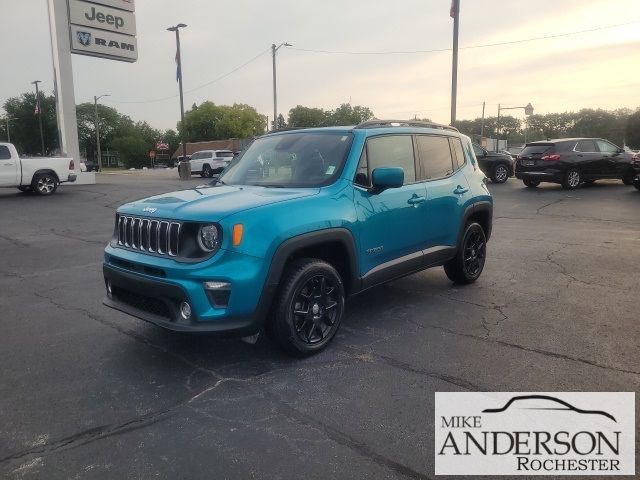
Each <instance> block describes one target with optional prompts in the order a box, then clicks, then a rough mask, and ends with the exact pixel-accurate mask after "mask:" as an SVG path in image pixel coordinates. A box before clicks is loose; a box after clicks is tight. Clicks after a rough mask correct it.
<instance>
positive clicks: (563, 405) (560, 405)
mask: <svg viewBox="0 0 640 480" xmlns="http://www.w3.org/2000/svg"><path fill="white" fill-rule="evenodd" d="M523 400H546V401H549V402H551V403H552V404H553V405H550V406H549V407H526V408H527V410H567V411H573V412H577V413H581V414H585V415H602V416H604V417H607V418H609V419H611V420H613V421H614V422H616V423H618V422H617V420H616V419H615V417H614V416H613V415H611V414H610V413H607V412H605V411H602V410H582V409H581V408H577V407H574V406H573V405H571V404H570V403H568V402H565V401H564V400H560V399H559V398H556V397H551V396H549V395H521V396H517V397H512V398H511V399H510V400H509V401H508V402H507V403H505V404H504V406H502V407H500V408H487V409H485V410H483V411H482V413H500V412H504V411H506V410H507V409H508V408H509V407H511V405H512V404H514V403H516V402H521V401H523Z"/></svg>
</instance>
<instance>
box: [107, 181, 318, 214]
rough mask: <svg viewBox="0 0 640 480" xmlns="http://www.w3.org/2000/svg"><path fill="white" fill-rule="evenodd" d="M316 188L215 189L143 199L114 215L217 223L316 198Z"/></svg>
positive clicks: (207, 188) (229, 187)
mask: <svg viewBox="0 0 640 480" xmlns="http://www.w3.org/2000/svg"><path fill="white" fill-rule="evenodd" d="M319 191H320V189H319V188H267V187H257V186H249V185H243V186H234V185H219V186H214V187H208V186H207V187H198V188H192V189H190V190H180V191H177V192H171V193H165V194H163V195H157V196H155V197H149V198H143V199H141V200H137V201H135V202H131V203H127V204H125V205H122V206H121V207H120V208H118V213H125V214H128V215H136V216H142V217H157V218H167V219H175V220H194V221H202V220H216V221H217V220H221V219H222V218H224V217H226V216H228V215H230V214H232V213H237V212H240V211H243V210H249V209H251V208H256V207H261V206H263V205H270V204H273V203H278V202H285V201H287V200H292V199H296V198H302V197H308V196H311V195H316V194H318V192H319Z"/></svg>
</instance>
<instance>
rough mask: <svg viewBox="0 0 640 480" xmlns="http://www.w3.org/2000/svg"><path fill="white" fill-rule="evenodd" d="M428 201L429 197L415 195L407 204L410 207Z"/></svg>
mask: <svg viewBox="0 0 640 480" xmlns="http://www.w3.org/2000/svg"><path fill="white" fill-rule="evenodd" d="M426 200H427V197H419V196H418V195H414V196H413V197H411V198H410V199H409V200H407V203H408V204H409V205H417V204H419V203H422V202H425V201H426Z"/></svg>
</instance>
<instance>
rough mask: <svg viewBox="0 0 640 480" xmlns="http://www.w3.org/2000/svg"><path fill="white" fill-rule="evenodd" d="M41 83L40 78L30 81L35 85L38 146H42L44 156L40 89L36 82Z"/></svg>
mask: <svg viewBox="0 0 640 480" xmlns="http://www.w3.org/2000/svg"><path fill="white" fill-rule="evenodd" d="M39 83H42V81H41V80H35V81H33V82H31V84H32V85H35V86H36V109H37V110H38V122H39V123H40V147H41V148H42V156H43V157H44V133H43V132H42V105H40V90H39V89H38V84H39Z"/></svg>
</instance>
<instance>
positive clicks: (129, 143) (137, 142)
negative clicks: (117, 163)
mask: <svg viewBox="0 0 640 480" xmlns="http://www.w3.org/2000/svg"><path fill="white" fill-rule="evenodd" d="M111 146H112V147H113V148H114V149H115V150H117V151H118V154H119V155H120V160H121V161H122V162H123V163H124V165H125V167H127V168H140V167H144V166H147V165H148V164H149V159H148V155H147V154H148V152H149V145H148V143H147V142H145V140H144V139H143V138H141V137H140V136H137V135H127V136H122V137H118V138H116V139H115V140H113V142H112V143H111Z"/></svg>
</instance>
